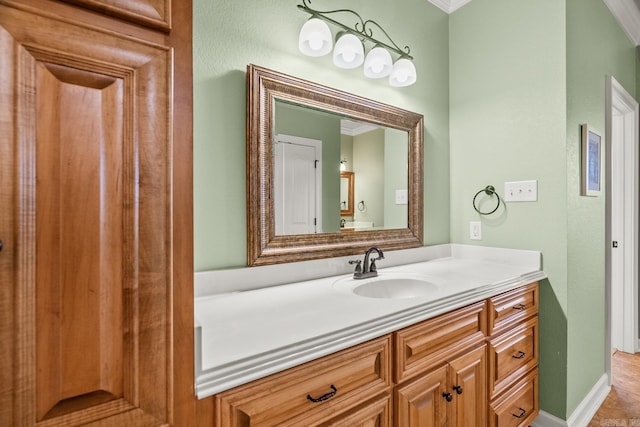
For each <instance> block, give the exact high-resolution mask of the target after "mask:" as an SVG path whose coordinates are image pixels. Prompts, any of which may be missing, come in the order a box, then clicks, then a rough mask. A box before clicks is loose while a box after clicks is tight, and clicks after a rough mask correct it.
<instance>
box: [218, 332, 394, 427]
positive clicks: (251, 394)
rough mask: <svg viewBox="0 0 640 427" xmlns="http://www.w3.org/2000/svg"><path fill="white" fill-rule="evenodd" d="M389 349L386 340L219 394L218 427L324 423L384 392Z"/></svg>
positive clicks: (386, 387)
mask: <svg viewBox="0 0 640 427" xmlns="http://www.w3.org/2000/svg"><path fill="white" fill-rule="evenodd" d="M390 347H391V338H390V335H387V336H385V337H383V338H380V339H376V340H373V341H370V342H367V343H364V344H361V345H358V346H356V347H353V348H350V349H347V350H343V351H341V352H339V353H336V354H333V355H329V356H326V357H323V358H321V359H318V360H315V361H312V362H309V363H306V364H304V365H301V366H298V367H295V368H291V369H288V370H286V371H284V372H281V373H278V374H274V375H271V376H269V377H266V378H263V379H260V380H257V381H254V382H252V383H249V384H246V385H243V386H240V387H236V388H234V389H232V390H229V391H226V392H223V393H221V394H219V395H218V396H217V403H218V408H219V411H218V414H219V417H220V418H219V423H218V425H219V426H291V425H304V426H312V425H318V424H320V423H322V422H326V421H328V420H330V419H331V418H334V417H335V416H336V414H340V413H342V412H345V411H347V410H349V409H352V408H354V407H355V406H357V405H358V404H360V403H362V402H363V401H365V400H368V399H371V398H373V397H375V396H376V395H379V394H381V393H383V392H388V391H389V389H390V384H391V381H390V375H389V374H390V370H391V368H390ZM313 400H315V401H313ZM338 425H339V424H338Z"/></svg>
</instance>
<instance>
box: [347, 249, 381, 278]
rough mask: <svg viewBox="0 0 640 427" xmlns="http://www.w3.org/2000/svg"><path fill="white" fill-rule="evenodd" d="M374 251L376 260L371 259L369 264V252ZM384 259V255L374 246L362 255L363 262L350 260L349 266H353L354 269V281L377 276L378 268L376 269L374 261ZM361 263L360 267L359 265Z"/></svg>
mask: <svg viewBox="0 0 640 427" xmlns="http://www.w3.org/2000/svg"><path fill="white" fill-rule="evenodd" d="M373 251H376V252H377V253H378V258H372V259H371V263H369V256H370V255H371V252H373ZM380 259H384V253H383V252H382V250H381V249H380V248H377V247H375V246H373V247H371V248H369V249H367V250H366V251H365V253H364V262H362V261H360V260H359V259H358V260H351V261H349V264H355V265H356V268H355V271H354V272H353V278H354V279H366V278H367V277H376V276H377V275H378V268H377V267H376V261H378V260H380ZM360 263H362V266H361V265H360Z"/></svg>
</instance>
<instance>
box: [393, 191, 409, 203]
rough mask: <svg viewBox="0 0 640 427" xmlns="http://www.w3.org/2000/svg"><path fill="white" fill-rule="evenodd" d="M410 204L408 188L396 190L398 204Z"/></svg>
mask: <svg viewBox="0 0 640 427" xmlns="http://www.w3.org/2000/svg"><path fill="white" fill-rule="evenodd" d="M407 204H409V192H408V191H407V190H396V205H407Z"/></svg>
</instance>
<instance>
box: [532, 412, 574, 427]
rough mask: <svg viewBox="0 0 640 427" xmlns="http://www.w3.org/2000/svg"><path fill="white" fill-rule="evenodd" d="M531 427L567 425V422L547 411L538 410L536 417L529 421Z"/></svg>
mask: <svg viewBox="0 0 640 427" xmlns="http://www.w3.org/2000/svg"><path fill="white" fill-rule="evenodd" d="M531 427H567V422H566V421H565V420H562V419H560V418H558V417H556V416H553V415H551V414H549V413H548V412H544V411H540V414H538V417H537V418H536V419H535V420H533V423H531Z"/></svg>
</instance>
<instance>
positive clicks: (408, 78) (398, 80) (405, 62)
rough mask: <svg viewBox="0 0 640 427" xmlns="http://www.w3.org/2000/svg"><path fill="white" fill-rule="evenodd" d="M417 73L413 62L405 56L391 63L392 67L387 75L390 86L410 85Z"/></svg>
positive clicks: (414, 80)
mask: <svg viewBox="0 0 640 427" xmlns="http://www.w3.org/2000/svg"><path fill="white" fill-rule="evenodd" d="M417 77H418V74H417V73H416V67H415V65H413V62H411V60H409V59H407V58H400V59H398V60H397V61H396V63H395V64H393V69H392V70H391V74H390V75H389V84H390V85H391V86H396V87H401V86H411V85H412V84H414V83H415V82H416V79H417Z"/></svg>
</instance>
